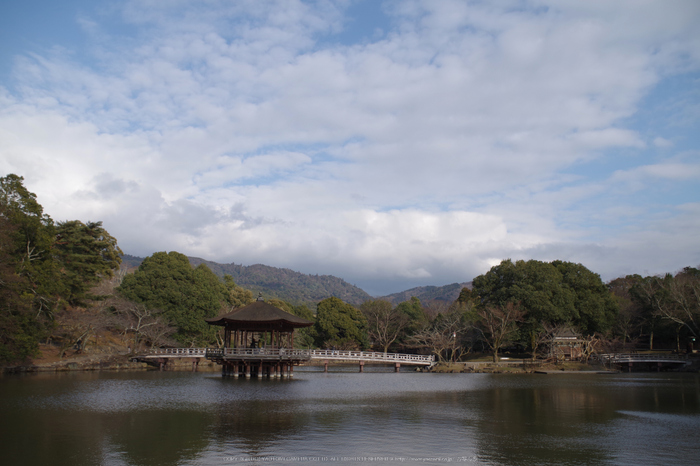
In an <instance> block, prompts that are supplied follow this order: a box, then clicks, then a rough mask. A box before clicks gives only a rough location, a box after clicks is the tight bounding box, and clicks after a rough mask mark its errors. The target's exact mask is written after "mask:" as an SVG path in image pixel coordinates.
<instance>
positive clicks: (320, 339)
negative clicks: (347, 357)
mask: <svg viewBox="0 0 700 466" xmlns="http://www.w3.org/2000/svg"><path fill="white" fill-rule="evenodd" d="M315 329H316V344H317V345H318V346H319V347H321V348H333V347H335V348H337V349H366V348H368V347H369V339H368V337H367V320H366V319H365V316H364V315H362V313H361V312H360V311H359V310H358V309H355V308H354V307H353V306H351V305H350V304H347V303H344V302H343V301H342V300H340V299H339V298H336V297H332V298H327V299H324V300H323V301H321V302H319V303H318V307H317V310H316V324H315Z"/></svg>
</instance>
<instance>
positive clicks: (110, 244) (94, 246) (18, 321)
mask: <svg viewBox="0 0 700 466" xmlns="http://www.w3.org/2000/svg"><path fill="white" fill-rule="evenodd" d="M23 182H24V179H23V178H22V177H20V176H17V175H12V174H11V175H7V176H5V177H3V178H0V362H2V363H8V362H13V361H19V360H22V359H24V358H26V357H29V356H34V355H36V354H37V352H38V344H39V341H40V339H41V338H43V337H45V336H47V335H48V334H49V331H50V330H51V329H52V328H53V327H54V325H55V315H56V313H57V312H60V311H61V310H63V309H64V308H65V307H66V306H68V305H75V304H78V303H80V302H81V301H82V300H83V299H85V298H86V293H87V290H88V289H89V288H90V287H91V286H92V285H94V284H96V283H97V282H98V281H100V280H102V279H104V278H106V277H110V276H111V275H112V273H113V270H114V269H115V268H116V267H118V266H119V263H120V258H119V254H120V253H121V251H120V250H119V247H118V246H117V242H116V240H115V239H114V238H113V237H111V236H110V235H109V233H107V232H106V231H105V230H104V229H103V228H102V224H101V223H100V222H88V223H87V224H83V223H82V222H80V221H77V220H76V221H70V222H62V223H59V224H58V225H56V224H55V223H54V221H53V220H52V219H51V217H49V216H48V215H46V214H45V213H44V211H43V208H42V206H41V205H40V204H39V202H38V201H37V199H36V195H35V194H34V193H31V192H29V191H28V190H27V189H26V188H25V186H24V183H23Z"/></svg>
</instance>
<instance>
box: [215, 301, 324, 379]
mask: <svg viewBox="0 0 700 466" xmlns="http://www.w3.org/2000/svg"><path fill="white" fill-rule="evenodd" d="M207 323H209V325H218V326H221V327H223V328H224V346H223V348H218V349H207V353H206V357H207V359H210V360H213V361H215V362H217V363H219V364H221V373H222V375H224V376H233V377H239V376H243V377H247V378H248V377H251V376H256V377H264V376H267V377H285V376H287V377H291V376H292V373H293V370H294V366H295V365H299V364H300V363H302V362H306V361H308V360H309V359H310V354H309V352H308V351H303V350H295V349H294V330H295V329H297V328H304V327H310V326H312V325H313V322H311V321H308V320H306V319H302V318H301V317H297V316H295V315H293V314H290V313H288V312H285V311H283V310H282V309H279V308H277V307H275V306H273V305H271V304H268V303H266V302H265V301H264V300H263V298H262V294H260V295H259V296H258V299H257V300H256V301H255V302H254V303H252V304H248V305H247V306H243V307H240V308H238V309H234V310H233V311H231V312H229V313H228V314H225V315H223V316H219V317H217V318H215V319H207Z"/></svg>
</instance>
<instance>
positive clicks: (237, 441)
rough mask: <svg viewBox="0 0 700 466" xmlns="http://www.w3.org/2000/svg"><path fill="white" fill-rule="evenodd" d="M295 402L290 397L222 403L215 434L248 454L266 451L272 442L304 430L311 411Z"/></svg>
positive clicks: (213, 432)
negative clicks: (277, 399) (303, 409)
mask: <svg viewBox="0 0 700 466" xmlns="http://www.w3.org/2000/svg"><path fill="white" fill-rule="evenodd" d="M295 405H296V403H295V402H293V401H289V400H287V401H275V400H241V401H239V402H237V403H235V404H230V405H228V404H227V405H220V406H219V407H218V408H217V409H218V412H217V414H216V418H215V420H214V423H213V426H212V437H213V439H215V440H216V441H217V442H218V443H225V444H232V445H234V446H235V447H236V448H238V449H240V450H242V451H244V452H245V453H246V454H249V455H260V454H263V453H265V451H266V450H267V449H268V447H269V445H270V444H272V443H275V442H276V441H278V440H281V439H286V438H289V437H290V436H294V435H301V434H302V433H303V432H304V431H305V429H306V427H307V426H308V424H309V418H310V415H309V414H307V413H305V412H303V411H302V410H301V409H299V408H298V407H297V406H295Z"/></svg>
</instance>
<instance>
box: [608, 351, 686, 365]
mask: <svg viewBox="0 0 700 466" xmlns="http://www.w3.org/2000/svg"><path fill="white" fill-rule="evenodd" d="M597 358H598V359H599V360H601V361H604V362H611V363H625V362H685V361H687V359H688V356H687V355H684V354H668V353H609V354H598V355H597Z"/></svg>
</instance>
